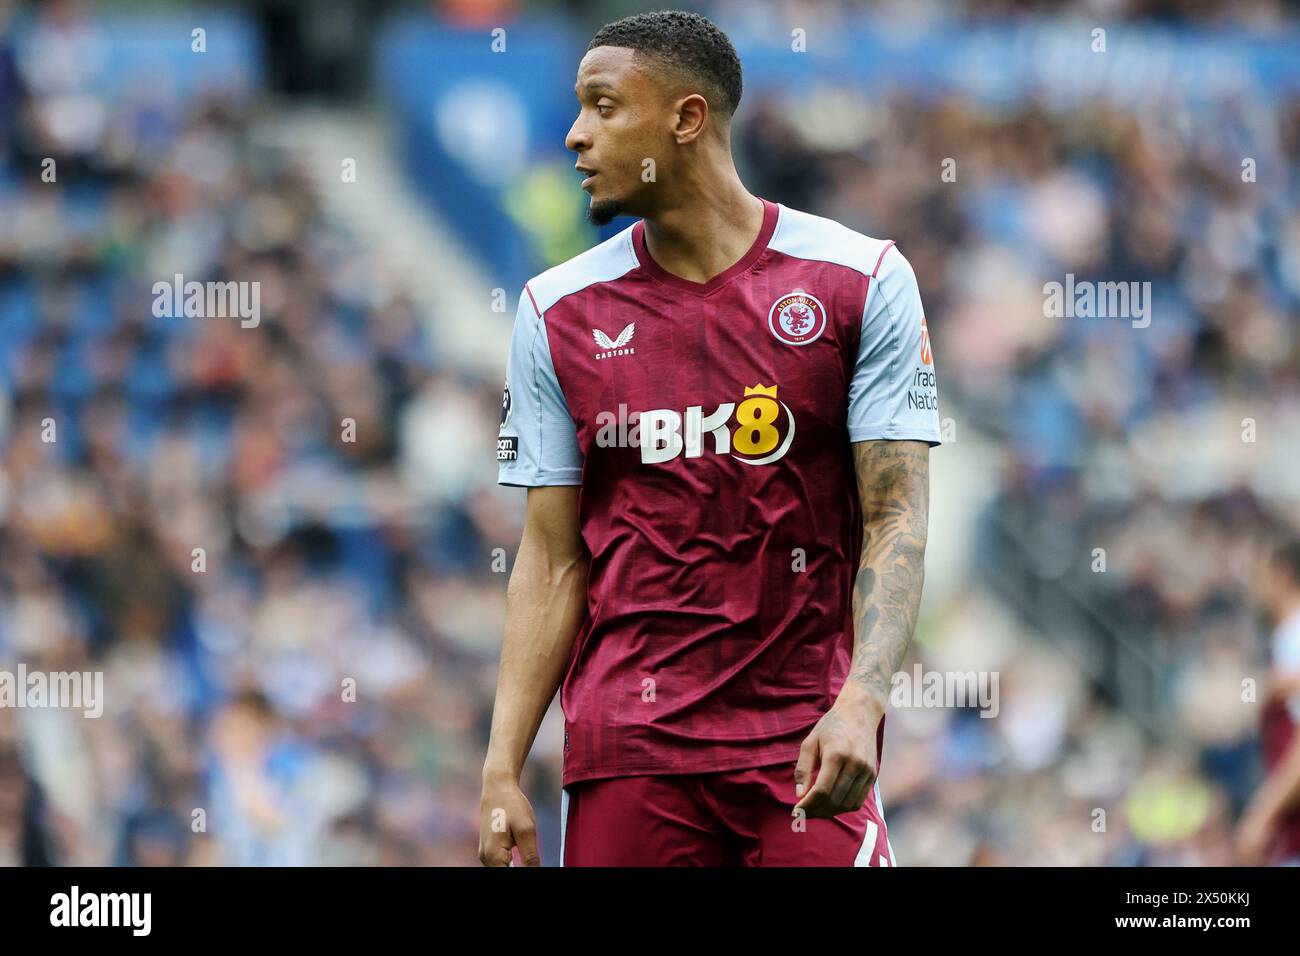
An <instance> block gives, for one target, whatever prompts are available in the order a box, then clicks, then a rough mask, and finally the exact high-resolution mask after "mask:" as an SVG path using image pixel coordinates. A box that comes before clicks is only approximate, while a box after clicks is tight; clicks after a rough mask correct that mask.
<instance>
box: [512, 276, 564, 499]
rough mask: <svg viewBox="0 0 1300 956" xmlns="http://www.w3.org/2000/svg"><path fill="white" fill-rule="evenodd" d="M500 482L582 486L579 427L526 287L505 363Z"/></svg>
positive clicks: (522, 484) (543, 329) (541, 323)
mask: <svg viewBox="0 0 1300 956" xmlns="http://www.w3.org/2000/svg"><path fill="white" fill-rule="evenodd" d="M497 482H498V483H499V484H502V485H517V486H520V487H525V488H532V487H537V486H540V485H580V484H582V452H581V450H580V449H579V447H578V433H577V427H576V426H575V425H574V422H573V416H572V415H571V414H570V413H569V405H568V402H567V401H566V400H565V398H564V392H563V390H562V389H561V388H560V381H559V379H558V378H557V377H556V375H555V365H554V364H553V363H552V361H551V347H550V342H549V341H548V339H547V336H546V322H545V320H543V318H542V317H541V316H540V315H539V314H538V313H537V310H536V308H535V307H534V305H533V299H532V296H531V295H530V294H529V292H528V287H527V286H525V287H524V291H523V293H522V294H521V295H520V296H519V308H518V310H517V311H516V312H515V327H514V331H513V332H512V333H511V336H510V355H509V357H508V359H507V360H506V386H505V391H504V392H503V393H502V395H501V428H500V430H499V431H498V432H497Z"/></svg>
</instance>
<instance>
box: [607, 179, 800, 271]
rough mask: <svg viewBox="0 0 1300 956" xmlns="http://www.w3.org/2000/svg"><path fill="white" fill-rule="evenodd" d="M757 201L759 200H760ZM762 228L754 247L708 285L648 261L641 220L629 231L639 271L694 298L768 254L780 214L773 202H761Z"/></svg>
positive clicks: (643, 223)
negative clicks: (640, 269)
mask: <svg viewBox="0 0 1300 956" xmlns="http://www.w3.org/2000/svg"><path fill="white" fill-rule="evenodd" d="M759 198H760V199H761V198H762V197H759ZM762 201H763V225H762V226H761V227H760V228H759V230H758V237H757V238H756V239H755V240H754V244H753V245H752V246H750V247H749V251H748V252H746V253H745V254H744V255H743V256H741V257H740V259H739V260H738V261H736V262H735V263H734V264H733V265H731V266H730V267H728V268H727V269H726V270H724V271H723V272H720V273H718V274H717V275H715V276H714V277H713V278H712V279H710V280H709V281H708V282H695V281H694V280H692V279H683V278H682V277H681V276H675V275H673V274H672V273H671V272H669V271H667V270H666V269H664V268H663V267H662V266H661V265H659V263H657V262H655V261H654V259H652V258H651V257H650V251H649V250H648V249H646V245H645V220H644V219H643V220H640V221H638V222H637V223H636V225H634V226H633V227H632V248H633V249H634V250H636V258H637V261H638V262H639V263H640V264H641V268H642V269H644V270H645V271H646V273H647V274H648V275H650V276H651V277H652V278H654V279H656V280H657V281H659V282H662V283H664V284H665V285H670V286H672V287H673V288H674V289H681V290H682V291H683V292H691V293H694V294H695V295H708V294H709V293H710V292H713V291H715V290H716V289H720V288H721V287H722V286H724V285H726V284H727V283H728V282H730V281H731V280H732V279H734V278H736V276H738V275H740V274H742V273H744V272H746V271H748V270H749V268H750V267H752V266H753V265H754V263H755V262H757V261H758V260H759V257H761V256H762V255H763V253H764V252H766V251H767V244H768V243H769V242H770V241H771V239H772V233H774V232H776V220H777V215H778V213H779V211H780V206H778V205H777V204H776V203H774V202H768V201H767V200H766V199H763V200H762Z"/></svg>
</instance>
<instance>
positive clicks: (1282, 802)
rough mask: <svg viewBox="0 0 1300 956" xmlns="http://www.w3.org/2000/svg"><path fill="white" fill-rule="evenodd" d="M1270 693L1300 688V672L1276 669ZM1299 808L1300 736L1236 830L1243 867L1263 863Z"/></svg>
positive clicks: (1261, 788) (1268, 778) (1290, 746)
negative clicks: (1275, 837)
mask: <svg viewBox="0 0 1300 956" xmlns="http://www.w3.org/2000/svg"><path fill="white" fill-rule="evenodd" d="M1272 684H1273V689H1272V691H1271V693H1273V694H1280V693H1283V692H1284V689H1286V688H1291V687H1295V686H1297V684H1300V671H1298V670H1291V669H1287V670H1283V669H1278V670H1277V671H1276V672H1275V674H1274V677H1273V681H1272ZM1298 808H1300V734H1296V735H1294V736H1293V737H1292V738H1291V743H1290V745H1289V746H1288V747H1287V751H1286V753H1285V754H1283V755H1282V759H1281V760H1280V761H1278V764H1277V766H1276V767H1275V768H1274V769H1273V772H1272V773H1270V774H1269V775H1268V777H1267V779H1265V781H1264V783H1263V785H1262V786H1261V787H1260V788H1259V791H1258V792H1257V793H1256V794H1255V798H1254V799H1253V800H1251V801H1250V804H1249V806H1247V807H1246V811H1245V812H1244V813H1243V814H1242V816H1241V822H1240V824H1238V827H1237V852H1238V855H1239V857H1240V859H1241V862H1242V863H1246V864H1252V865H1258V864H1261V863H1264V862H1265V856H1266V854H1267V851H1268V844H1269V841H1270V840H1272V839H1273V834H1274V832H1275V831H1276V830H1277V828H1278V826H1279V825H1280V824H1281V822H1282V820H1283V819H1284V818H1285V817H1287V816H1288V815H1289V814H1290V813H1292V812H1295V811H1296V810H1297V809H1298Z"/></svg>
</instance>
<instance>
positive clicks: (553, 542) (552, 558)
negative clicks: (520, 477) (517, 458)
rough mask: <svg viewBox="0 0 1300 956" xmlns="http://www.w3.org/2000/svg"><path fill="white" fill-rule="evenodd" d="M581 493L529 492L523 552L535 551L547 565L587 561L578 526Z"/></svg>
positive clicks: (565, 489)
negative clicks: (577, 560)
mask: <svg viewBox="0 0 1300 956" xmlns="http://www.w3.org/2000/svg"><path fill="white" fill-rule="evenodd" d="M579 493H580V489H579V488H578V487H577V486H573V485H554V486H549V487H535V488H529V489H528V505H527V510H526V512H525V515H524V540H523V544H522V545H521V548H520V550H521V551H527V550H535V551H537V552H538V553H540V554H542V555H544V556H545V557H546V559H547V561H548V563H551V562H554V563H567V562H570V561H573V560H576V559H580V558H583V557H585V555H586V547H585V545H584V544H583V541H582V531H581V527H580V525H579V523H578V496H579Z"/></svg>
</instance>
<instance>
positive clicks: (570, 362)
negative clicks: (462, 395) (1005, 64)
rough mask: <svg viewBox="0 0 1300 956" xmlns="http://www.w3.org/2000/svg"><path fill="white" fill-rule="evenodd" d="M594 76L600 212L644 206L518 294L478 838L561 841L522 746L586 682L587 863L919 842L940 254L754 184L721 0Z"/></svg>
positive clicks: (568, 743)
mask: <svg viewBox="0 0 1300 956" xmlns="http://www.w3.org/2000/svg"><path fill="white" fill-rule="evenodd" d="M575 89H576V92H577V96H578V101H579V103H580V110H579V112H578V116H577V119H576V120H575V121H574V123H573V127H572V128H571V129H570V130H569V134H568V137H567V140H566V144H567V146H568V147H569V148H570V149H572V150H573V151H574V152H576V153H577V155H578V159H577V164H576V166H577V169H578V171H579V172H580V173H581V174H582V175H583V176H584V177H585V178H584V179H583V181H582V189H583V190H584V191H586V192H587V193H588V194H589V195H590V208H589V212H588V215H589V218H590V219H591V221H592V222H593V223H595V224H597V225H604V224H606V223H608V222H610V221H612V220H613V219H614V218H615V217H617V216H634V217H638V221H637V222H636V223H635V224H634V225H632V226H630V227H629V228H627V229H625V230H623V231H622V232H620V233H618V234H617V235H616V236H614V237H613V238H611V239H609V240H607V241H605V242H602V243H601V244H599V245H597V246H595V247H594V248H592V249H590V250H588V251H587V252H585V253H583V254H581V255H579V256H576V257H575V258H573V259H571V260H569V261H568V262H565V263H563V264H561V265H558V266H556V267H554V268H552V269H549V270H547V271H546V272H543V273H542V274H541V275H539V276H537V277H535V278H533V279H531V280H530V281H529V282H528V283H526V285H525V287H524V289H523V291H522V294H521V295H520V299H519V306H518V313H517V315H516V318H515V325H514V333H513V339H512V344H511V348H510V355H509V359H508V362H507V372H506V390H505V393H504V398H503V407H502V416H501V428H500V433H499V436H498V439H497V459H498V462H499V470H500V473H499V480H500V482H501V483H502V484H506V485H516V486H520V487H525V488H527V489H528V499H527V514H526V519H525V525H524V532H523V539H522V541H521V542H520V546H519V552H518V556H517V558H516V562H515V567H514V571H513V574H512V575H511V578H510V584H509V589H508V595H507V603H506V628H505V639H504V643H503V645H502V650H501V667H500V676H499V683H498V687H497V697H496V704H495V710H494V713H493V719H492V730H491V739H490V742H489V745H488V753H487V758H486V761H485V764H484V768H483V797H482V806H481V830H480V849H479V855H480V858H481V860H482V862H483V863H485V864H487V865H489V866H507V865H510V864H511V861H512V858H513V853H514V851H515V850H516V849H517V850H518V853H519V858H520V861H521V862H522V863H524V864H525V865H537V864H538V863H539V861H540V857H539V854H538V847H537V834H536V823H535V819H534V815H533V811H532V808H531V806H530V805H529V803H528V800H527V798H526V797H525V796H524V793H523V791H522V789H521V787H520V773H521V770H522V767H523V764H524V761H525V759H526V757H527V755H528V752H529V749H530V748H531V746H532V743H533V740H534V737H535V736H536V734H537V730H538V727H539V726H540V724H541V722H542V719H543V716H544V714H545V712H546V710H547V708H548V706H549V704H550V702H551V700H552V698H553V697H554V695H555V692H556V690H557V688H559V689H560V690H561V695H560V702H561V706H562V709H563V711H564V779H563V784H564V791H563V798H562V817H563V819H562V830H561V836H560V843H561V847H560V855H561V858H562V861H563V863H564V865H566V866H757V865H763V866H894V865H896V860H895V857H894V852H893V849H892V848H891V846H890V843H889V838H888V834H887V831H886V828H885V820H884V812H883V807H882V805H881V801H880V794H879V789H878V787H877V784H876V776H877V773H878V770H879V767H880V760H881V750H882V747H883V741H884V714H885V703H886V700H887V698H888V694H889V690H890V686H891V684H890V682H891V677H892V675H893V674H894V672H895V671H896V670H897V669H898V667H899V666H900V665H901V663H902V660H903V656H904V654H905V652H906V649H907V644H908V641H909V640H910V638H911V635H912V631H913V628H914V626H915V623H916V615H917V607H918V605H919V603H920V600H921V584H922V579H923V576H924V568H923V564H924V556H925V545H926V519H927V508H928V458H929V449H930V447H931V446H933V445H937V444H939V427H938V412H937V404H936V387H935V374H934V364H933V359H932V355H931V350H930V342H929V335H928V333H927V330H926V324H925V316H924V314H923V312H922V308H921V301H920V297H919V294H918V292H917V283H916V278H915V276H914V275H913V272H912V269H911V267H910V266H909V265H908V262H907V260H906V259H905V258H904V257H903V255H902V253H901V252H900V251H899V250H898V249H897V248H895V246H894V244H893V243H892V242H889V241H885V240H881V239H872V238H869V237H867V236H864V235H861V234H859V233H857V232H854V231H852V230H850V229H848V228H846V227H844V226H842V225H840V224H838V223H835V222H832V221H830V220H828V219H823V218H820V217H817V216H813V215H810V214H808V213H804V212H800V211H798V210H795V209H790V208H788V207H785V206H782V205H779V204H777V203H773V202H769V201H768V200H766V199H762V198H759V197H757V196H754V195H752V194H750V193H749V192H748V191H747V190H746V189H745V186H744V184H743V183H742V182H741V181H740V178H739V176H738V175H737V173H736V168H735V164H734V162H733V160H732V155H731V120H732V116H733V115H734V114H735V112H736V108H737V106H738V105H739V103H740V96H741V67H740V62H739V60H738V59H737V56H736V52H735V50H734V48H733V47H732V45H731V42H730V41H729V40H728V39H727V37H726V36H725V35H724V34H723V33H722V32H721V31H719V30H718V29H717V27H715V26H714V25H713V24H712V23H710V22H709V21H708V20H707V19H705V18H704V17H701V16H698V15H696V14H692V13H682V12H660V13H650V14H643V15H638V16H633V17H629V18H627V19H624V20H619V21H617V22H615V23H612V24H609V25H607V26H605V27H603V28H601V30H600V31H599V32H598V33H597V34H596V36H595V38H594V39H593V40H592V41H591V44H590V46H589V47H588V50H587V52H586V55H585V56H584V57H583V59H582V62H581V64H580V65H579V67H578V75H577V85H576V88H575Z"/></svg>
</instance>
